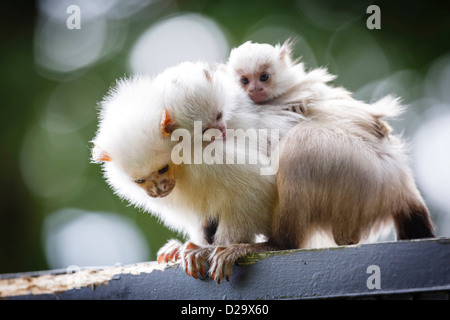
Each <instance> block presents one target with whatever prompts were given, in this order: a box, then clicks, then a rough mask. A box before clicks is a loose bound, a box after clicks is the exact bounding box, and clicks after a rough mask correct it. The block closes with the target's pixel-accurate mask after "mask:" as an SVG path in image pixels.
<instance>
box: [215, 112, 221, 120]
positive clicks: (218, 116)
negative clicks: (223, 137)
mask: <svg viewBox="0 0 450 320" xmlns="http://www.w3.org/2000/svg"><path fill="white" fill-rule="evenodd" d="M221 118H222V112H219V113H218V114H217V118H216V120H220V119H221Z"/></svg>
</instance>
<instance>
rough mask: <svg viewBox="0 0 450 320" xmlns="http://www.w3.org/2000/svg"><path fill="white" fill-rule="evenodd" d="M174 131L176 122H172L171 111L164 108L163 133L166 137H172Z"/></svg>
mask: <svg viewBox="0 0 450 320" xmlns="http://www.w3.org/2000/svg"><path fill="white" fill-rule="evenodd" d="M173 130H175V122H174V121H173V120H172V117H171V116H170V114H169V111H167V109H165V108H164V111H163V114H162V119H161V132H162V133H163V135H165V136H170V134H171V133H172V132H173Z"/></svg>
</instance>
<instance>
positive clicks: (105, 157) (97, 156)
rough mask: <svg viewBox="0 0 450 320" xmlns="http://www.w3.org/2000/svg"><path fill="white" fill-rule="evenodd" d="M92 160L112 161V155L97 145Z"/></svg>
mask: <svg viewBox="0 0 450 320" xmlns="http://www.w3.org/2000/svg"><path fill="white" fill-rule="evenodd" d="M92 160H93V161H94V162H110V161H111V157H110V156H109V154H108V153H107V152H106V151H105V150H102V149H100V148H99V147H95V148H94V150H93V151H92Z"/></svg>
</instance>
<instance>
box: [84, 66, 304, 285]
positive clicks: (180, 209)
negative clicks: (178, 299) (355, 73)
mask: <svg viewBox="0 0 450 320" xmlns="http://www.w3.org/2000/svg"><path fill="white" fill-rule="evenodd" d="M216 71H217V70H216V68H215V67H211V66H209V65H207V64H204V63H183V64H180V65H178V66H175V67H172V68H170V69H167V70H166V71H165V72H163V73H162V74H160V75H158V76H157V77H156V78H154V79H152V78H149V77H133V78H130V79H123V80H121V81H119V82H118V83H117V85H116V86H115V87H114V88H113V89H112V90H111V91H110V93H109V94H108V95H107V96H106V97H105V99H104V101H103V102H102V104H101V112H100V122H99V128H98V131H97V134H96V136H95V138H94V139H93V143H94V148H93V156H92V158H93V160H94V161H95V162H101V163H103V170H104V175H105V178H106V180H107V181H108V183H109V185H110V186H111V187H112V189H113V190H114V191H115V193H116V194H117V195H119V196H120V197H122V198H124V199H127V200H128V201H129V202H130V203H132V204H134V205H135V206H137V207H140V208H143V209H144V210H146V211H148V212H151V213H152V214H154V215H156V216H157V217H159V218H160V219H161V220H162V221H163V222H164V223H165V224H166V225H167V226H168V227H170V228H171V229H173V230H176V231H178V232H180V233H182V234H183V235H185V236H186V237H187V238H188V240H189V241H188V242H187V243H186V244H184V245H182V244H181V243H179V242H177V241H169V242H168V244H167V245H166V246H164V247H163V248H162V249H161V250H160V251H159V253H158V260H159V261H166V260H169V259H171V260H177V259H181V260H182V262H183V266H184V267H185V269H186V272H187V273H188V274H190V275H192V276H194V277H196V276H197V274H198V273H201V274H204V273H205V264H206V262H207V261H208V259H211V261H213V260H214V257H210V254H211V252H212V250H213V249H214V247H216V246H228V245H231V244H235V243H254V241H255V238H256V236H257V235H259V234H263V235H266V236H268V235H269V234H270V231H271V225H272V222H271V218H272V213H273V211H274V206H275V202H276V197H277V193H276V177H275V176H274V175H273V174H272V175H263V174H261V169H263V164H262V163H261V162H257V163H254V164H252V163H248V161H247V162H245V163H243V164H238V163H236V161H235V159H229V157H230V156H231V155H232V156H233V157H237V156H238V155H239V154H243V155H245V156H247V159H248V157H249V156H252V155H256V156H257V159H261V157H265V158H264V159H266V160H267V159H269V157H268V156H267V155H264V154H263V152H262V151H267V145H270V146H273V145H274V142H278V141H274V140H273V139H272V135H271V134H270V132H268V134H266V135H264V134H263V135H261V136H260V137H261V139H259V140H258V143H257V144H252V143H244V145H241V144H237V143H236V144H233V147H232V148H231V149H230V148H228V147H227V146H226V143H227V142H228V141H231V140H230V139H231V134H232V133H233V131H232V129H242V130H248V129H278V130H279V132H281V133H284V132H286V131H287V130H288V128H291V127H293V126H294V125H295V124H296V123H298V122H299V121H300V120H301V119H302V117H301V116H299V115H297V114H295V113H292V112H280V111H279V110H271V109H270V108H269V109H268V108H264V109H261V107H259V106H257V105H255V104H253V103H252V101H251V100H250V99H249V98H248V97H247V95H246V94H244V93H243V92H242V90H240V88H239V87H238V86H237V85H236V84H234V83H233V82H232V81H229V80H228V79H229V78H228V77H224V76H223V74H222V73H221V72H216ZM260 109H261V110H260ZM196 121H198V122H200V128H199V130H198V131H199V133H200V136H199V135H198V134H197V135H196V132H195V131H196V124H195V122H196ZM225 128H226V129H225ZM177 129H178V130H177ZM208 129H213V131H214V130H216V131H215V132H213V133H214V134H213V135H212V136H214V137H215V138H216V139H206V140H204V139H203V137H204V135H205V134H207V133H208ZM225 130H226V131H225ZM180 132H181V133H189V136H187V135H184V136H183V141H182V142H180V141H179V137H180V135H179V134H180ZM255 132H256V131H255ZM197 133H198V132H197ZM174 136H176V137H177V138H175V139H172V138H173V137H174ZM186 137H188V138H186ZM199 138H200V154H201V155H204V153H205V150H212V149H214V151H215V153H216V154H215V155H214V159H222V161H215V162H213V163H207V161H200V163H195V160H196V159H195V157H196V155H197V154H198V153H197V151H198V150H188V149H184V150H183V151H182V152H181V153H182V156H181V158H184V160H186V158H185V157H186V154H185V153H187V152H188V151H189V153H190V156H189V157H188V159H187V160H188V161H184V162H181V163H179V158H180V152H174V151H173V150H177V146H180V144H181V143H188V144H189V145H190V146H192V147H194V146H195V140H196V139H199ZM210 138H211V136H210ZM184 139H192V140H187V141H186V140H184ZM276 139H278V138H276ZM174 140H175V141H174ZM191 142H192V143H191ZM207 148H208V149H207ZM193 149H195V148H193ZM190 151H191V152H190ZM175 158H177V159H175ZM189 160H191V162H190V163H188V162H189ZM202 160H205V159H202ZM227 160H232V161H227ZM213 246H214V247H213ZM219 264H220V263H219ZM210 272H211V275H212V277H213V278H214V279H216V280H217V281H220V280H221V279H223V278H224V277H229V275H230V273H227V274H225V273H223V272H221V270H220V268H217V269H214V268H211V270H210Z"/></svg>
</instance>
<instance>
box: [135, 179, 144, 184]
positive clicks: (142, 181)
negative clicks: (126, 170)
mask: <svg viewBox="0 0 450 320" xmlns="http://www.w3.org/2000/svg"><path fill="white" fill-rule="evenodd" d="M134 182H135V183H137V184H143V183H144V182H145V179H137V180H134Z"/></svg>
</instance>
